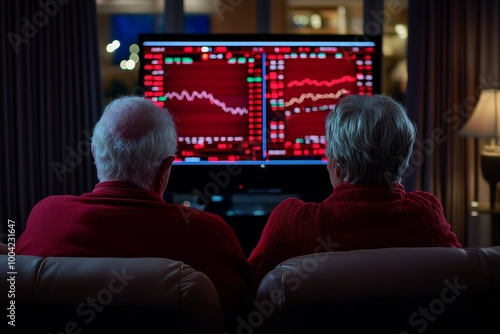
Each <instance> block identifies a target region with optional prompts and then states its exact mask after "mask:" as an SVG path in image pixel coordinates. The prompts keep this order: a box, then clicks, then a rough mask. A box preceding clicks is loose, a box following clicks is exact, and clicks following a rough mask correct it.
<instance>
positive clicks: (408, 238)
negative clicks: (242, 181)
mask: <svg viewBox="0 0 500 334" xmlns="http://www.w3.org/2000/svg"><path fill="white" fill-rule="evenodd" d="M421 246H444V247H461V245H460V243H459V241H458V239H457V237H456V235H455V234H454V233H453V232H452V231H451V230H450V225H449V224H448V223H447V222H446V219H445V217H444V214H443V208H442V206H441V203H440V202H439V201H438V199H437V198H436V197H435V196H434V195H432V194H430V193H426V192H422V191H414V192H406V191H405V189H404V187H403V185H402V184H396V185H395V187H394V188H392V189H391V188H389V187H388V186H386V185H380V186H379V185H376V186H373V185H352V184H350V183H342V184H340V185H338V186H337V187H335V190H334V191H333V193H332V195H330V196H329V197H328V198H327V199H326V200H324V201H323V202H321V203H304V202H303V201H301V200H299V199H287V200H285V201H283V202H282V203H280V204H279V205H278V206H277V207H276V208H275V209H274V211H273V212H272V213H271V216H270V217H269V220H268V222H267V224H266V226H265V228H264V230H263V232H262V236H261V239H260V241H259V243H258V245H257V246H256V248H255V249H254V250H253V252H252V253H251V255H250V257H249V259H248V262H249V263H250V267H251V269H252V275H253V288H254V291H255V290H256V288H257V287H258V284H259V283H260V281H261V280H262V278H264V276H265V275H266V273H268V272H269V271H270V270H272V269H273V268H274V267H275V266H276V265H278V264H279V263H280V262H282V261H284V260H287V259H289V258H292V257H295V256H299V255H306V254H311V253H315V252H327V251H347V250H353V249H368V248H384V247H421Z"/></svg>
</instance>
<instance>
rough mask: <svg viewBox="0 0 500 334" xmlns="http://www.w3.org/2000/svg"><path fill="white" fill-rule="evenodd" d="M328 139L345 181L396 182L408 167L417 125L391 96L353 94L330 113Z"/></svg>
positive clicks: (330, 154) (329, 147)
mask: <svg viewBox="0 0 500 334" xmlns="http://www.w3.org/2000/svg"><path fill="white" fill-rule="evenodd" d="M326 140H327V148H326V154H327V156H328V157H329V158H331V159H333V160H334V162H335V163H336V164H337V166H338V168H339V169H340V171H341V177H342V180H343V181H347V182H350V183H367V184H383V183H388V184H390V185H392V184H393V183H394V182H400V181H401V179H402V175H403V173H404V171H405V170H406V168H407V167H408V164H409V160H410V156H411V153H412V149H413V144H414V141H415V127H414V125H413V123H412V122H411V121H410V119H409V118H408V116H407V114H406V110H405V109H404V107H403V106H402V105H401V104H399V103H398V102H396V101H395V100H393V99H392V98H390V97H388V96H383V95H374V96H368V95H349V96H346V97H344V98H342V99H341V100H340V101H339V103H338V104H337V106H336V107H335V109H334V110H332V111H331V112H330V113H329V114H328V116H327V119H326Z"/></svg>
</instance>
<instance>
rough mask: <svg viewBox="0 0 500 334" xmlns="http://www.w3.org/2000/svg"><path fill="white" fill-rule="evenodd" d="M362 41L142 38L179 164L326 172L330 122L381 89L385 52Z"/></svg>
mask: <svg viewBox="0 0 500 334" xmlns="http://www.w3.org/2000/svg"><path fill="white" fill-rule="evenodd" d="M357 38H358V39H360V38H359V36H357ZM361 41H362V42H359V41H356V42H349V43H346V42H341V43H334V42H329V43H319V42H315V43H316V44H317V45H315V43H313V42H290V41H288V42H273V43H267V42H252V43H249V42H245V43H243V42H242V43H236V42H223V41H221V42H217V41H212V42H197V41H185V42H177V43H171V42H168V41H150V40H147V38H146V39H144V38H143V40H142V42H141V43H142V46H141V47H142V54H141V78H140V81H141V84H142V86H143V87H144V89H145V91H144V96H145V97H147V98H149V99H151V100H152V101H153V102H154V103H156V104H157V105H158V106H161V107H165V108H167V109H168V110H169V111H170V112H171V113H172V114H173V115H174V118H175V120H176V122H177V127H178V135H179V142H178V152H177V159H176V163H187V164H200V163H201V164H203V163H207V164H210V163H217V162H226V163H228V162H229V163H249V164H253V163H255V164H266V163H277V164H287V163H306V164H316V163H324V161H325V157H324V156H325V135H324V132H325V130H324V121H325V117H326V115H327V113H328V112H329V111H330V110H332V109H333V108H334V107H335V105H336V103H337V101H338V100H339V98H341V97H342V96H346V95H349V94H370V95H371V94H374V93H377V90H378V88H377V87H378V83H377V80H378V79H379V78H378V74H376V73H377V71H375V70H374V69H375V66H376V64H375V60H376V59H377V45H376V44H375V43H372V42H366V41H363V40H362V39H361ZM240 44H241V45H240Z"/></svg>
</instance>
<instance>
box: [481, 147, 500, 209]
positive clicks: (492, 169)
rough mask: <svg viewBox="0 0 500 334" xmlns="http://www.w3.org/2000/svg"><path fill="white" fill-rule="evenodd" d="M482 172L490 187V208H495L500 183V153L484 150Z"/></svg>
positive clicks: (482, 153)
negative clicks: (499, 183)
mask: <svg viewBox="0 0 500 334" xmlns="http://www.w3.org/2000/svg"><path fill="white" fill-rule="evenodd" d="M481 171H482V173H483V177H484V179H485V180H486V181H487V182H488V184H489V185H490V208H491V209H494V208H495V203H496V193H497V183H498V182H500V151H499V150H487V149H485V150H483V151H482V152H481Z"/></svg>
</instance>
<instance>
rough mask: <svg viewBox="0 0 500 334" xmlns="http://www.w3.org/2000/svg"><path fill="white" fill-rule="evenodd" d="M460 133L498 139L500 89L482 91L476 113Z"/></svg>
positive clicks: (499, 132)
mask: <svg viewBox="0 0 500 334" xmlns="http://www.w3.org/2000/svg"><path fill="white" fill-rule="evenodd" d="M459 134H460V135H462V136H469V137H479V138H497V139H498V137H499V136H500V90H498V89H486V90H483V91H482V92H481V96H480V97H479V102H478V103H477V105H476V107H475V108H474V113H473V114H472V116H471V117H470V118H469V119H468V120H467V123H465V126H464V127H463V128H462V129H460V132H459ZM497 144H498V142H497Z"/></svg>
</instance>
